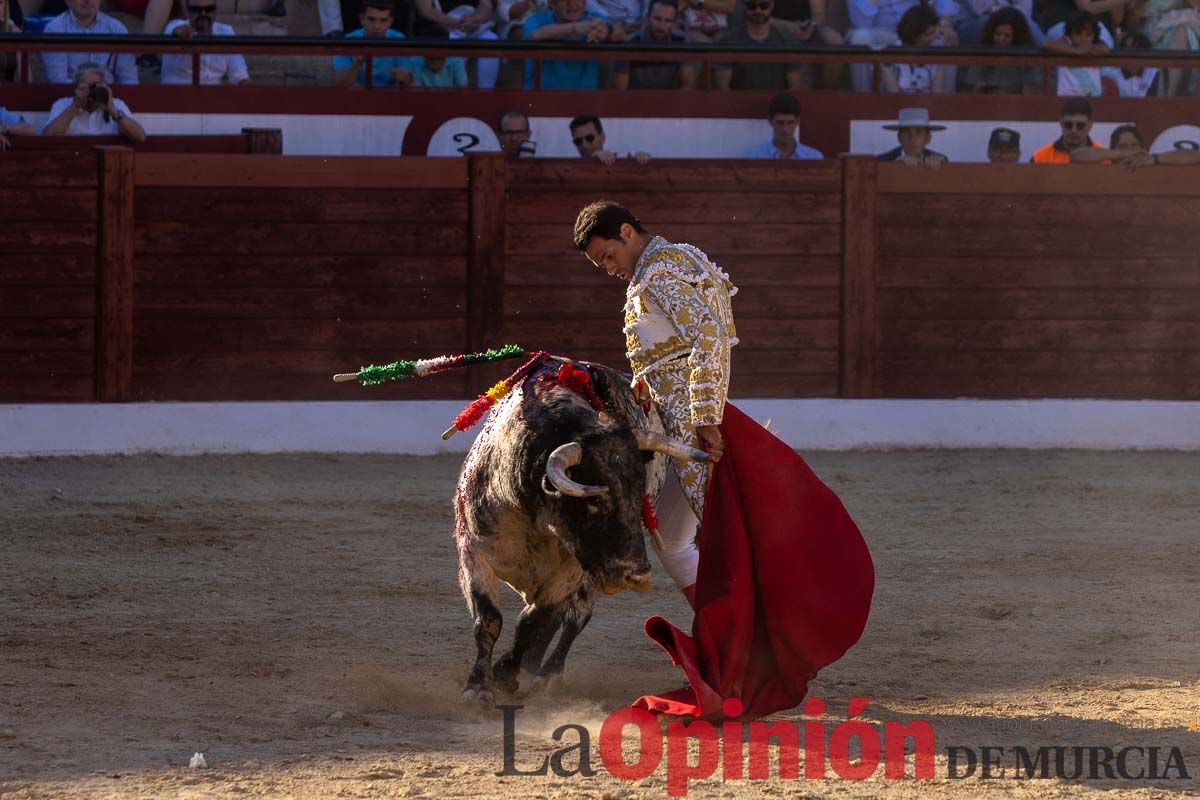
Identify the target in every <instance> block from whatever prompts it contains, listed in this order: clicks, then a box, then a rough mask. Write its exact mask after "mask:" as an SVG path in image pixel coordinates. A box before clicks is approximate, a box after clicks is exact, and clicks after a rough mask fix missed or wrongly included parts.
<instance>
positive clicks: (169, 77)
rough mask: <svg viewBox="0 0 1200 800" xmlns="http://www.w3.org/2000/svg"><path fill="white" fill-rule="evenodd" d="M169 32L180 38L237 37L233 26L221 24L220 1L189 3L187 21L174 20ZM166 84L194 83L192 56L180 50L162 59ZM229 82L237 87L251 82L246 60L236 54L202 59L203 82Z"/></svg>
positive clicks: (217, 55) (197, 0)
mask: <svg viewBox="0 0 1200 800" xmlns="http://www.w3.org/2000/svg"><path fill="white" fill-rule="evenodd" d="M165 33H166V34H167V35H168V36H175V37H177V38H180V39H195V38H196V37H198V36H201V37H203V36H233V35H234V30H233V26H232V25H226V24H225V23H224V22H217V0H187V19H173V20H171V21H170V22H169V23H167V29H166V31H165ZM162 82H163V83H191V82H192V55H191V53H187V52H180V51H176V52H175V53H170V54H165V55H163V57H162ZM223 82H227V83H229V84H230V85H231V86H237V85H240V84H243V83H249V82H250V71H249V70H248V69H246V59H244V58H242V57H241V56H240V55H238V54H236V53H220V54H205V55H201V56H200V83H202V84H204V85H206V86H207V85H213V84H220V83H223Z"/></svg>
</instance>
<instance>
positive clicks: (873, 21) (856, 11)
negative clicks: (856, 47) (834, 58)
mask: <svg viewBox="0 0 1200 800" xmlns="http://www.w3.org/2000/svg"><path fill="white" fill-rule="evenodd" d="M919 2H920V0H847V3H846V11H847V12H848V13H849V16H850V27H851V28H885V29H887V30H889V31H894V30H896V25H898V24H899V23H900V17H902V16H904V12H905V11H908V10H909V9H910V8H912V7H913V6H915V5H917V4H918V3H919ZM933 8H934V11H936V12H937V15H938V16H939V17H955V16H957V15H958V3H956V2H955V0H934V3H933Z"/></svg>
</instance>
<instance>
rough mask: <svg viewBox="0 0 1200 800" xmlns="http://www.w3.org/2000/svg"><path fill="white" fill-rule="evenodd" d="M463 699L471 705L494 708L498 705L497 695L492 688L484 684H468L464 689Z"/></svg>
mask: <svg viewBox="0 0 1200 800" xmlns="http://www.w3.org/2000/svg"><path fill="white" fill-rule="evenodd" d="M462 701H463V703H464V704H466V705H469V706H479V707H480V708H493V707H495V705H496V695H495V693H494V692H493V691H492V690H491V689H486V688H484V687H482V686H468V687H467V688H466V689H463V693H462Z"/></svg>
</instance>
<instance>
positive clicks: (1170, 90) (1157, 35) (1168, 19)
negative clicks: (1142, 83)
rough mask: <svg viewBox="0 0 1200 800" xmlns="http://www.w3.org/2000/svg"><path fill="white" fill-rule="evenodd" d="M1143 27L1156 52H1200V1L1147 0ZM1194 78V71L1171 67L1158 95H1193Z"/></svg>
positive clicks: (1161, 83)
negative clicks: (1148, 0)
mask: <svg viewBox="0 0 1200 800" xmlns="http://www.w3.org/2000/svg"><path fill="white" fill-rule="evenodd" d="M1144 27H1145V31H1146V34H1147V35H1148V36H1149V38H1150V41H1151V43H1152V44H1153V46H1154V48H1155V49H1156V50H1190V51H1192V52H1195V51H1197V50H1200V0H1150V2H1149V4H1148V6H1147V9H1146V19H1145V23H1144ZM1195 76H1196V71H1195V70H1191V69H1186V70H1185V69H1181V68H1178V67H1171V68H1170V69H1168V70H1166V72H1165V73H1164V75H1163V80H1162V81H1160V82H1159V94H1162V95H1169V96H1178V95H1185V94H1195V89H1196V87H1195Z"/></svg>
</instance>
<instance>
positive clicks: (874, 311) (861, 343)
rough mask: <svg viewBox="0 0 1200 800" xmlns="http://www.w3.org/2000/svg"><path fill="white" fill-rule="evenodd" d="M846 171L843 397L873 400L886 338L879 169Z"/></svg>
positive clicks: (867, 162)
mask: <svg viewBox="0 0 1200 800" xmlns="http://www.w3.org/2000/svg"><path fill="white" fill-rule="evenodd" d="M842 165H843V170H844V173H843V174H844V177H845V183H844V187H845V188H844V192H843V194H842V202H843V210H844V219H845V222H844V224H843V226H842V247H843V250H842V292H841V309H840V311H841V320H842V335H841V371H840V394H841V395H842V396H843V397H873V396H875V395H876V394H877V393H878V392H879V368H880V355H879V342H880V336H881V333H880V324H879V308H878V302H877V298H878V294H877V288H876V283H877V277H876V265H877V262H878V238H879V228H878V218H877V209H876V198H877V195H878V190H877V182H878V177H879V174H878V163H877V162H876V161H874V160H873V159H870V158H848V159H845V160H843V162H842Z"/></svg>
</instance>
